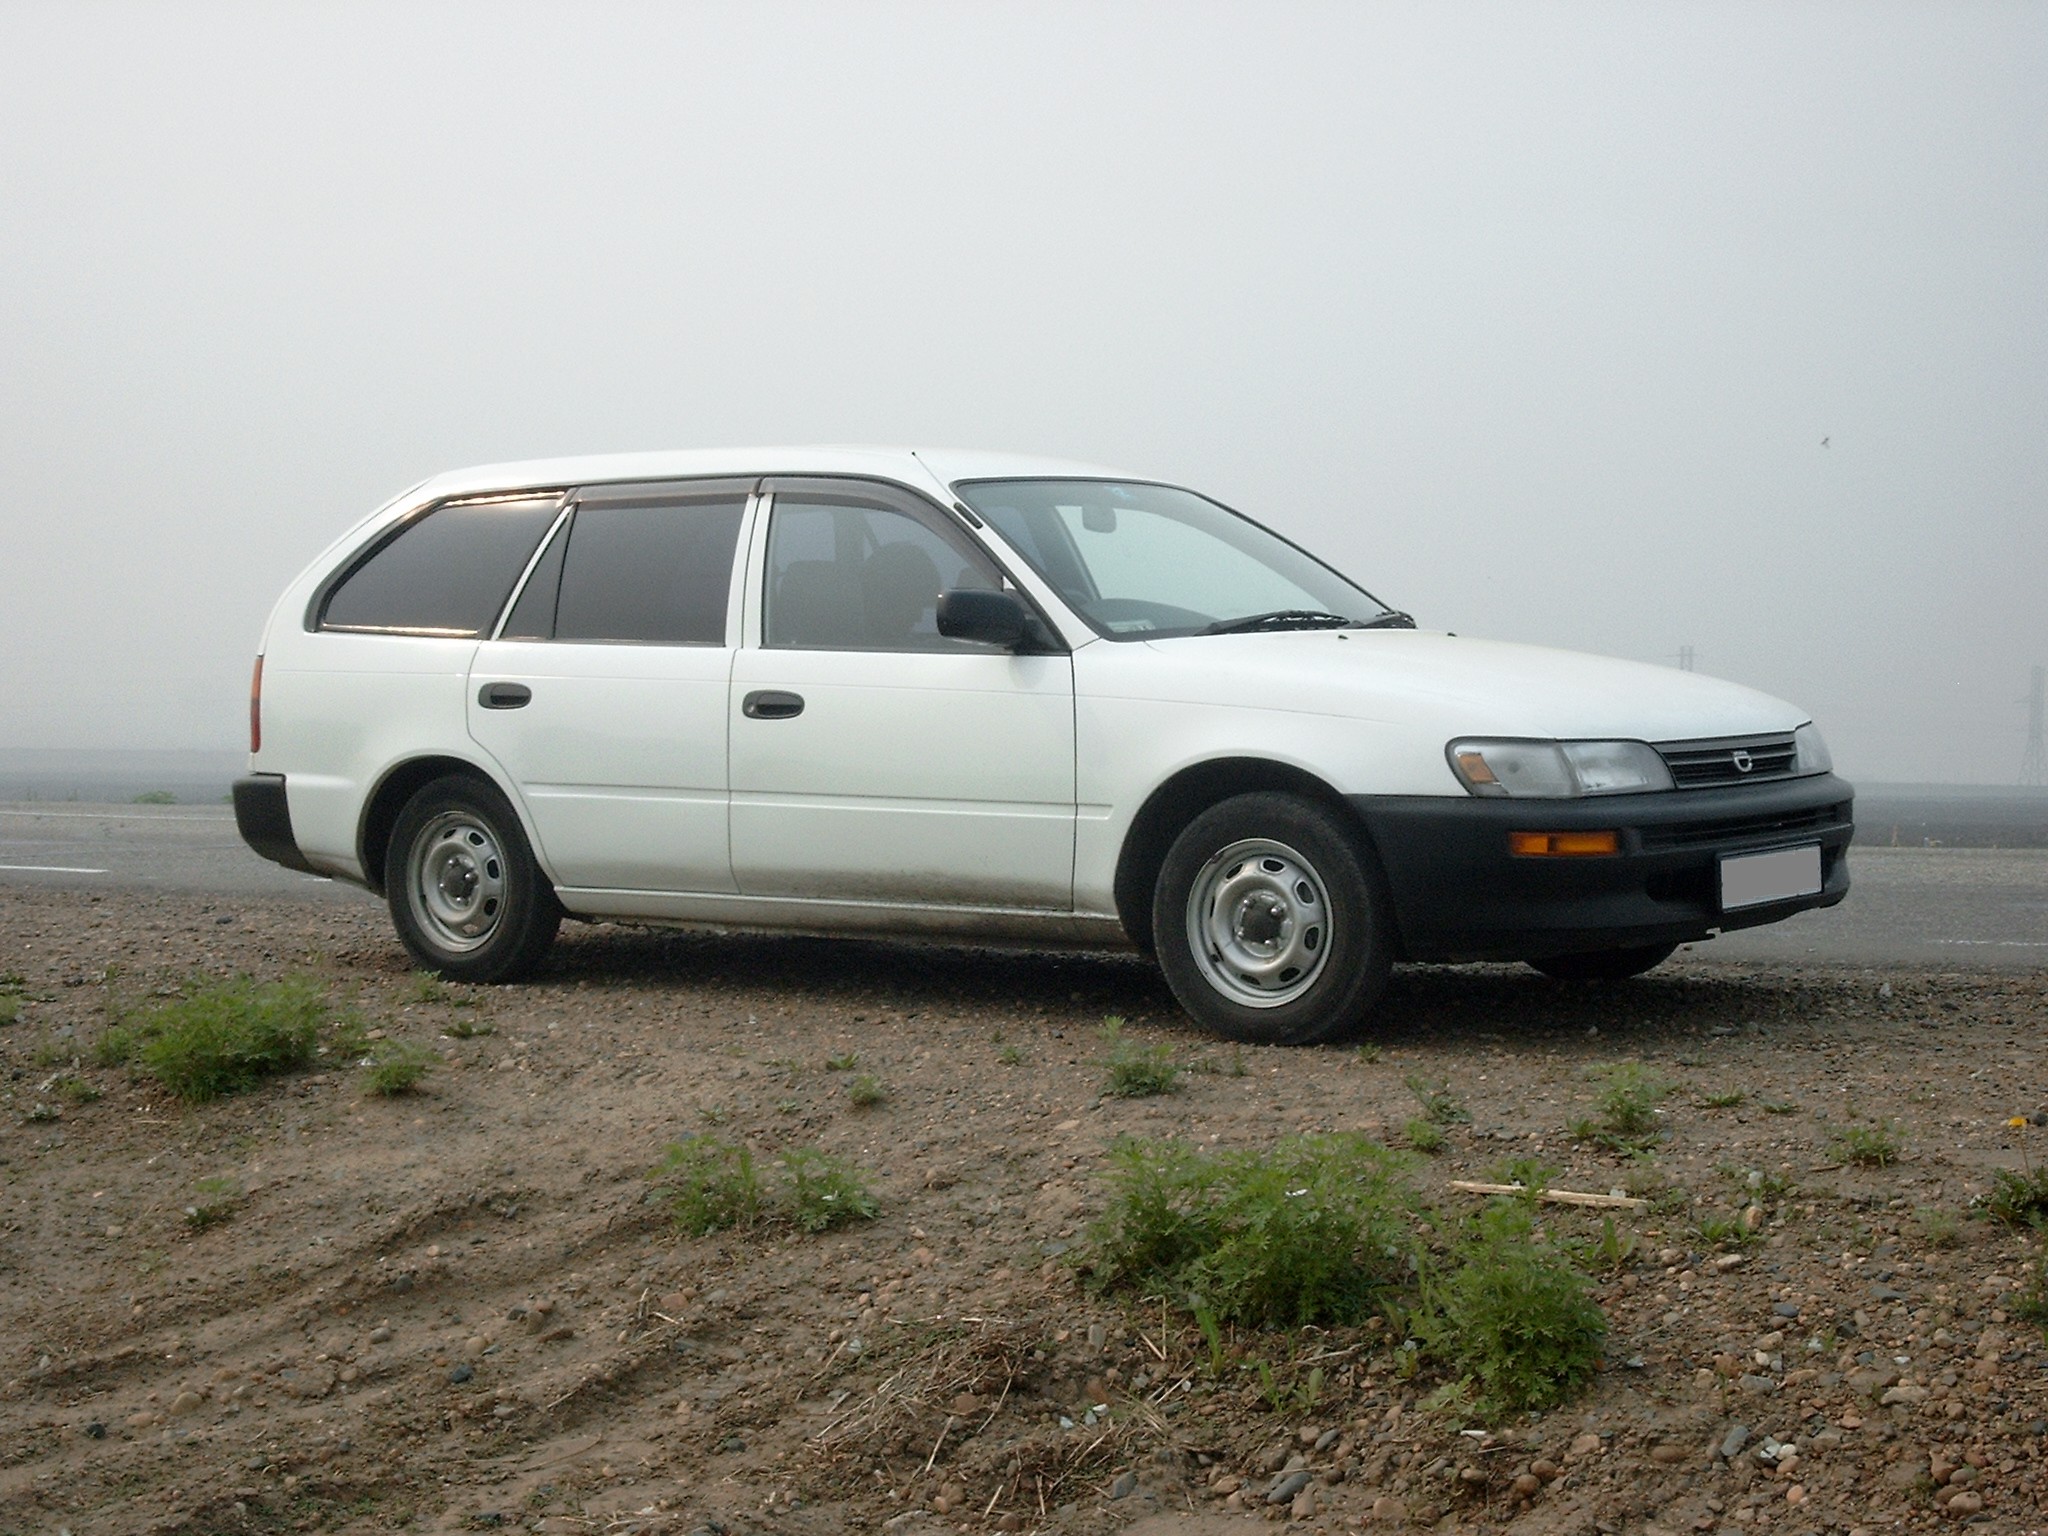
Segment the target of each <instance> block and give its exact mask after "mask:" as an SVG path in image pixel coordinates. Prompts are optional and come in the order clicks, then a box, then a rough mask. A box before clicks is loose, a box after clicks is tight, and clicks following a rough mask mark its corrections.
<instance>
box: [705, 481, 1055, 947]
mask: <svg viewBox="0 0 2048 1536" xmlns="http://www.w3.org/2000/svg"><path fill="white" fill-rule="evenodd" d="M769 490H770V491H771V493H772V506H771V509H770V511H769V514H768V525H767V529H766V533H765V537H763V536H762V535H761V534H759V533H757V534H756V541H757V543H760V544H761V545H762V548H761V552H760V555H759V556H758V558H757V560H756V561H755V563H754V569H755V570H756V572H757V573H758V577H759V584H758V586H756V587H755V590H754V592H753V594H752V596H753V597H755V598H758V602H755V603H752V604H751V605H750V606H751V609H752V612H753V614H754V615H755V617H753V618H751V619H750V623H749V629H750V631H751V636H750V640H749V643H748V644H747V645H746V646H744V647H743V648H742V649H741V650H740V651H739V652H738V654H737V655H736V656H735V658H734V662H733V674H732V696H731V704H730V715H729V720H728V727H729V731H730V739H731V743H732V823H731V825H732V866H733V875H734V878H735V880H736V882H737V884H738V886H739V889H740V890H741V891H742V892H743V893H745V894H746V895H749V896H767V897H798V898H813V899H825V900H842V901H875V902H887V903H915V904H934V905H941V906H969V907H1009V908H1024V909H1031V910H1037V911H1053V912H1064V911H1070V910H1071V909H1072V906H1073V882H1074V678H1073V666H1072V663H1071V660H1070V658H1069V657H1068V656H1067V655H1066V654H1064V653H1060V654H1047V655H1016V654H1012V653H1010V652H1007V651H1001V650H997V649H995V648H994V647H991V646H987V645H980V644H974V643H971V642H967V641H959V640H949V639H946V638H945V637H943V636H941V635H940V634H939V632H938V628H937V624H936V616H935V609H936V605H937V600H938V596H939V593H940V592H941V591H945V590H949V589H951V588H953V587H960V586H969V587H973V586H979V587H993V586H998V585H1000V584H1001V581H1002V578H1001V575H1000V573H999V572H998V570H997V569H996V567H995V566H994V565H993V564H992V563H991V562H990V561H989V559H988V557H987V556H986V554H985V553H984V552H982V551H981V550H979V549H977V548H975V547H974V545H973V544H972V543H970V542H969V541H968V539H967V538H966V536H965V535H964V534H963V533H962V532H961V531H960V530H959V529H957V528H954V527H952V526H951V525H950V524H949V523H948V522H947V521H946V520H945V519H944V518H943V516H942V515H940V514H938V513H937V512H936V511H935V510H934V509H932V508H930V507H928V506H926V505H925V504H924V503H922V502H920V501H919V500H917V499H916V498H915V497H912V496H910V495H908V494H907V493H901V492H896V491H894V490H891V489H888V488H884V487H879V486H873V485H869V484H866V483H864V482H859V481H830V480H808V481H782V482H770V485H769Z"/></svg>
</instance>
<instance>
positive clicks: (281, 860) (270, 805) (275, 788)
mask: <svg viewBox="0 0 2048 1536" xmlns="http://www.w3.org/2000/svg"><path fill="white" fill-rule="evenodd" d="M235 830H237V831H238V832H240V833H241V834H242V841H243V842H245V843H247V844H248V845H249V846H250V847H251V848H254V849H255V850H256V851H257V852H258V853H260V854H262V855H263V857H265V858H266V859H269V860H270V861H271V862H272V863H275V864H282V865H283V866H284V867H285V868H286V869H300V870H304V871H305V872H306V873H307V874H309V875H314V874H318V873H319V871H318V870H316V869H314V868H313V866H312V865H310V864H308V863H307V862H306V856H305V855H304V854H303V853H301V852H299V841H298V839H297V838H296V837H294V836H293V835H292V808H291V806H290V805H289V804H287V803H286V801H285V797H284V775H283V774H281V773H252V774H250V775H249V776H248V777H247V778H243V779H237V780H235Z"/></svg>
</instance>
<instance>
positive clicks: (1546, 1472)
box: [1529, 1456, 1564, 1483]
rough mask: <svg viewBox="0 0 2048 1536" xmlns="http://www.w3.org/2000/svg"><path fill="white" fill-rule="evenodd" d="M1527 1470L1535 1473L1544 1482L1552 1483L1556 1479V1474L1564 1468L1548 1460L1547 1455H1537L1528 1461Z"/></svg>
mask: <svg viewBox="0 0 2048 1536" xmlns="http://www.w3.org/2000/svg"><path fill="white" fill-rule="evenodd" d="M1529 1470H1530V1471H1531V1472H1533V1473H1535V1474H1536V1475H1537V1476H1538V1477H1540V1478H1542V1479H1543V1481H1544V1482H1546V1483H1554V1482H1556V1481H1557V1479H1558V1475H1559V1474H1560V1473H1561V1472H1562V1471H1563V1470H1564V1469H1563V1468H1562V1467H1560V1466H1558V1464H1557V1463H1556V1462H1554V1461H1552V1460H1550V1459H1549V1458H1548V1457H1546V1456H1538V1457H1537V1458H1536V1459H1535V1460H1534V1461H1532V1462H1530V1463H1529Z"/></svg>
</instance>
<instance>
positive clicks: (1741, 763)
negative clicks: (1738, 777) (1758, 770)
mask: <svg viewBox="0 0 2048 1536" xmlns="http://www.w3.org/2000/svg"><path fill="white" fill-rule="evenodd" d="M1730 761H1731V762H1733V763H1734V764H1735V771H1736V772H1737V773H1747V772H1749V770H1750V769H1752V768H1754V767H1755V766H1756V759H1755V758H1753V757H1751V756H1750V755H1749V751H1748V749H1747V748H1745V747H1737V748H1736V749H1735V753H1734V756H1733V757H1732V758H1730Z"/></svg>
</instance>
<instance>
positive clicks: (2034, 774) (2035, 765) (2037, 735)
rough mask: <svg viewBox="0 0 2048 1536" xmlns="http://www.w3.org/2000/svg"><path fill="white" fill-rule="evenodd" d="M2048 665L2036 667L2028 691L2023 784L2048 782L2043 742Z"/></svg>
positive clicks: (2047, 752) (2021, 771)
mask: <svg viewBox="0 0 2048 1536" xmlns="http://www.w3.org/2000/svg"><path fill="white" fill-rule="evenodd" d="M2044 678H2048V667H2036V668H2034V686H2033V687H2032V688H2031V689H2029V690H2028V693H2027V755H2026V756H2025V757H2023V758H2021V759H2020V782H2021V783H2022V784H2034V785H2042V784H2048V751H2044V749H2043V747H2042V744H2041V713H2042V710H2041V699H2042V694H2043V692H2044V691H2048V685H2044V683H2043V679H2044Z"/></svg>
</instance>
